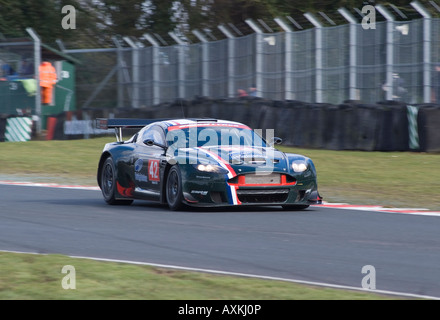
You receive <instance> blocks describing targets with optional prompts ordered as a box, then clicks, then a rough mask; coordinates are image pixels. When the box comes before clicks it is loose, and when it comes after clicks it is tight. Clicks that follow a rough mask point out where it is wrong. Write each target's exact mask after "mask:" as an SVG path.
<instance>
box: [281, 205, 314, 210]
mask: <svg viewBox="0 0 440 320" xmlns="http://www.w3.org/2000/svg"><path fill="white" fill-rule="evenodd" d="M282 207H283V209H284V210H286V211H300V210H304V209H307V208H308V207H310V206H309V205H308V204H286V205H284V206H282Z"/></svg>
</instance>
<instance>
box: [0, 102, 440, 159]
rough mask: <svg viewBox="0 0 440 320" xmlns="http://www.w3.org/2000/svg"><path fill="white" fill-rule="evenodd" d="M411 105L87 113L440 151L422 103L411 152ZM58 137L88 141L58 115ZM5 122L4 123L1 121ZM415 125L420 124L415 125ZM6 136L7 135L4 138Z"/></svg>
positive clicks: (188, 106) (297, 140)
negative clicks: (224, 123) (206, 122)
mask: <svg viewBox="0 0 440 320" xmlns="http://www.w3.org/2000/svg"><path fill="white" fill-rule="evenodd" d="M408 110H410V109H409V108H408V106H407V105H406V104H403V103H400V102H394V101H381V102H378V103H377V104H362V103H360V102H358V101H347V102H345V103H342V104H339V105H333V104H325V103H314V104H312V103H305V102H302V101H295V100H286V101H272V100H265V99H261V98H253V97H245V98H233V99H232V98H231V99H208V98H204V97H199V98H197V99H196V100H194V101H189V100H176V101H174V102H173V103H163V104H160V105H157V106H155V107H154V108H151V109H131V108H127V109H112V110H107V109H105V110H103V109H101V110H97V109H91V108H90V109H88V110H83V113H84V112H85V113H87V119H96V118H100V117H104V118H107V117H112V116H114V117H116V118H147V119H152V118H156V119H173V118H174V119H175V118H182V117H185V118H200V117H208V118H217V119H224V120H232V121H238V122H242V123H245V124H247V125H249V126H250V127H252V128H254V129H262V130H263V135H264V134H265V132H264V130H266V129H274V135H275V136H277V137H280V138H282V139H283V141H284V144H285V145H289V146H295V147H301V148H319V149H329V150H361V151H408V150H411V151H427V152H438V151H439V150H440V137H439V135H440V130H438V128H439V127H440V107H439V106H438V105H418V106H417V110H418V114H417V115H416V116H414V118H416V119H417V127H418V136H417V137H418V138H419V140H420V148H419V149H418V150H414V148H410V146H409V145H410V143H409V135H410V133H411V134H412V135H414V132H413V131H410V129H409V126H410V122H409V120H408V119H411V117H409V116H408ZM56 117H57V128H58V129H56V130H55V131H56V133H55V134H54V136H56V137H54V139H66V138H67V139H71V138H82V137H81V135H78V136H77V137H71V136H67V137H66V136H65V135H64V133H62V129H61V127H62V123H63V121H64V119H63V118H62V115H56ZM0 124H1V123H0ZM411 125H412V127H414V123H413V122H412V123H411ZM0 138H1V136H0Z"/></svg>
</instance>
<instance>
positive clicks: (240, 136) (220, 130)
mask: <svg viewBox="0 0 440 320" xmlns="http://www.w3.org/2000/svg"><path fill="white" fill-rule="evenodd" d="M167 142H168V144H169V146H173V147H174V148H192V147H212V146H222V147H229V146H243V147H249V146H258V147H266V142H265V141H264V139H262V138H261V136H260V135H258V134H257V133H256V132H255V131H253V130H252V129H250V128H249V127H248V126H245V125H240V124H230V125H229V124H217V123H213V124H194V125H178V126H172V127H169V128H168V133H167Z"/></svg>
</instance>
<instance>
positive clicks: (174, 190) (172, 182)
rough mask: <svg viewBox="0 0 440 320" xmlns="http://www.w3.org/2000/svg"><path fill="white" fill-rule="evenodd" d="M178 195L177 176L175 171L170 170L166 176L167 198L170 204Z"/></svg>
mask: <svg viewBox="0 0 440 320" xmlns="http://www.w3.org/2000/svg"><path fill="white" fill-rule="evenodd" d="M178 196H179V178H178V177H177V173H176V171H171V172H170V175H169V176H168V183H167V198H168V202H169V203H170V204H174V203H175V202H176V200H177V197H178Z"/></svg>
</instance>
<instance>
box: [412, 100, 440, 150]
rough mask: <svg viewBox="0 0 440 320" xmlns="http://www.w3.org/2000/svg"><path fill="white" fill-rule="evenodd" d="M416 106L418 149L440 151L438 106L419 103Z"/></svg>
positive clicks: (439, 113) (439, 111) (439, 112)
mask: <svg viewBox="0 0 440 320" xmlns="http://www.w3.org/2000/svg"><path fill="white" fill-rule="evenodd" d="M417 107H418V115H417V127H418V133H419V143H420V151H423V152H440V130H439V128H440V106H439V105H419V106H417Z"/></svg>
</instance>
